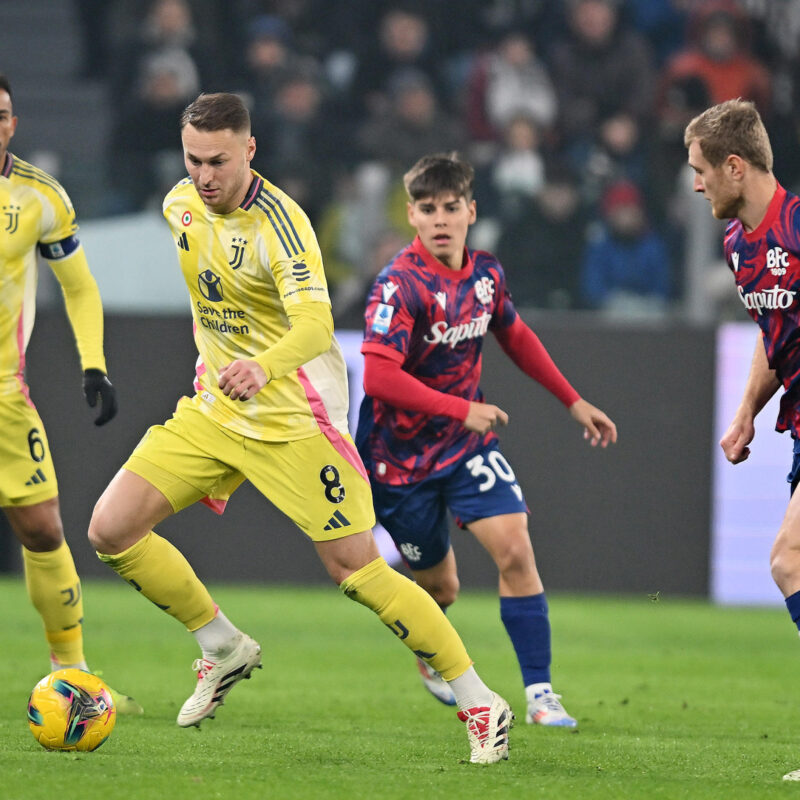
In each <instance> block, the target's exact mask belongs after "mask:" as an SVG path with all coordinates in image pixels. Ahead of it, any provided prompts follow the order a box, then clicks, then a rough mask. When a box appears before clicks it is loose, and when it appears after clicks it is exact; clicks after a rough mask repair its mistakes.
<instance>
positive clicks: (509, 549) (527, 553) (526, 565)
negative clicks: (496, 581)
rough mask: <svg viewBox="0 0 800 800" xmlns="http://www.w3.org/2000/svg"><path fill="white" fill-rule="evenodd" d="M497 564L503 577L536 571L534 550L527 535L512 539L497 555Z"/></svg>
mask: <svg viewBox="0 0 800 800" xmlns="http://www.w3.org/2000/svg"><path fill="white" fill-rule="evenodd" d="M494 560H495V563H496V564H497V569H498V570H499V572H500V574H501V575H504V576H507V575H510V574H512V573H513V574H520V573H528V572H530V571H532V570H535V569H536V567H535V563H536V562H535V561H534V558H533V548H532V547H531V544H530V539H528V537H527V534H526V535H525V537H519V536H518V537H515V538H513V539H510V540H509V542H508V543H507V545H506V546H504V547H503V548H502V549H501V550H500V551H499V552H498V553H497V554H496V555H495V559H494Z"/></svg>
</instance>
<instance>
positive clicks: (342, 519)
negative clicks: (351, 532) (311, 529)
mask: <svg viewBox="0 0 800 800" xmlns="http://www.w3.org/2000/svg"><path fill="white" fill-rule="evenodd" d="M349 525H350V520H349V519H347V517H346V516H345V515H344V514H342V512H341V511H337V512H336V513H335V514H334V515H333V516H332V517H331V518H330V519H329V520H328V524H327V525H326V526H325V527H324V528H323V529H322V530H324V531H333V530H336V529H337V528H347V527H349Z"/></svg>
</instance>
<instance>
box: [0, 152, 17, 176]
mask: <svg viewBox="0 0 800 800" xmlns="http://www.w3.org/2000/svg"><path fill="white" fill-rule="evenodd" d="M13 166H14V156H12V155H11V153H9V152H8V151H6V160H5V162H4V163H3V169H2V170H0V175H2V177H4V178H7V177H8V176H9V175H10V174H11V169H12V167H13Z"/></svg>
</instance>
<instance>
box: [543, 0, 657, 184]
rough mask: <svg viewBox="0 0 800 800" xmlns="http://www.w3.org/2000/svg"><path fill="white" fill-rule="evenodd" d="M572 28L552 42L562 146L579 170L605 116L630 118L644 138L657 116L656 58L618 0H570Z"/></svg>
mask: <svg viewBox="0 0 800 800" xmlns="http://www.w3.org/2000/svg"><path fill="white" fill-rule="evenodd" d="M568 10H569V29H568V31H567V33H566V34H565V35H564V36H562V37H561V38H560V39H559V40H558V41H557V42H556V43H555V44H554V46H553V49H552V53H551V56H550V59H549V61H550V73H551V75H557V76H558V79H557V80H556V81H555V84H556V91H557V94H558V109H559V121H558V128H559V133H560V136H561V142H560V146H561V148H562V149H563V151H564V152H565V153H567V154H568V155H569V157H570V158H571V159H572V162H573V164H574V166H575V167H576V169H577V170H581V169H582V168H583V166H584V165H585V163H586V159H587V158H588V156H589V152H590V150H591V148H592V146H593V145H594V143H595V142H596V141H597V140H598V136H599V133H600V127H601V125H602V123H603V121H604V120H608V119H610V118H614V117H618V116H623V115H624V116H626V117H628V118H629V119H630V121H631V122H632V124H633V125H634V126H635V127H636V128H637V133H636V138H638V139H641V138H642V136H643V135H644V134H645V132H646V127H644V126H646V125H647V123H648V121H649V120H650V118H651V115H652V107H653V89H654V79H655V72H654V62H653V55H652V50H651V48H650V46H649V43H648V42H647V40H646V39H644V37H643V36H641V34H639V33H637V32H636V31H635V30H633V29H632V28H630V27H629V26H628V25H626V24H625V23H624V22H623V20H622V19H621V17H620V10H619V4H618V3H617V2H616V0H568Z"/></svg>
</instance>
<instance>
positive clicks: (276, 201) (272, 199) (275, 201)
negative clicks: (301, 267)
mask: <svg viewBox="0 0 800 800" xmlns="http://www.w3.org/2000/svg"><path fill="white" fill-rule="evenodd" d="M261 195H262V197H264V196H266V197H265V202H267V203H269V205H270V206H271V207H273V208H276V211H280V214H281V215H283V218H284V219H285V220H286V222H288V223H289V227H290V228H291V229H292V233H293V234H294V240H295V242H296V243H297V247H298V248H299V249H298V252H302V251H303V250H305V247H304V246H303V243H302V241H300V237H299V236H298V235H297V231H296V230H295V227H294V223H293V222H292V218H291V217H290V216H289V215H288V214H287V213H286V209H285V208H284V207H283V203H281V201H280V198H278V197H276V196H275V195H274V194H272V192H270V191H269V190H268V189H263V190H262V192H261ZM266 198H269V200H267V199H266ZM291 238H292V237H291V236H289V240H290V241H291Z"/></svg>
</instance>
